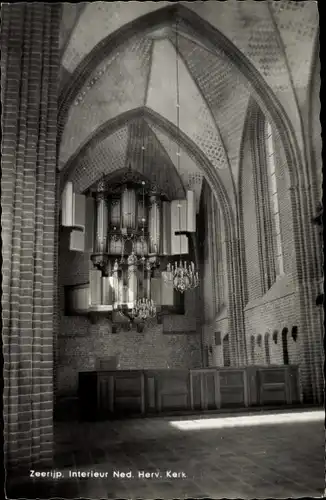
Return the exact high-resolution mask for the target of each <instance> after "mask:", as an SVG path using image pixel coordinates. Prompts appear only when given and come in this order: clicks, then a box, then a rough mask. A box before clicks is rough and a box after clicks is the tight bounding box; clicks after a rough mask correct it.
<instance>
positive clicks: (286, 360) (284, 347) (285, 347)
mask: <svg viewBox="0 0 326 500" xmlns="http://www.w3.org/2000/svg"><path fill="white" fill-rule="evenodd" d="M288 332H289V330H288V328H283V330H282V353H283V363H284V364H285V365H288V364H289V346H288Z"/></svg>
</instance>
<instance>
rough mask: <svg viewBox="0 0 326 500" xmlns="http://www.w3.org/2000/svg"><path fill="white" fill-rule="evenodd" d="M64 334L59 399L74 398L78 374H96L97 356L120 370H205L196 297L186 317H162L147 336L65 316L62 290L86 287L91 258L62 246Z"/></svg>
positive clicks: (188, 300) (187, 305) (193, 294)
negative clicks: (108, 359) (112, 358)
mask: <svg viewBox="0 0 326 500" xmlns="http://www.w3.org/2000/svg"><path fill="white" fill-rule="evenodd" d="M59 260H60V268H59V287H60V288H59V290H60V313H61V320H60V334H59V337H58V361H57V367H56V368H57V372H56V379H57V395H58V396H59V397H60V396H73V395H76V391H77V382H78V372H79V371H88V370H94V369H95V368H96V367H95V365H96V359H97V358H99V357H109V356H117V361H118V365H119V368H120V369H140V368H143V369H146V368H198V367H200V366H201V341H200V325H199V323H198V318H197V310H196V292H189V293H186V294H185V315H184V316H180V315H176V316H172V315H171V316H168V317H165V318H163V319H164V321H163V324H162V325H158V324H157V323H156V322H155V321H153V322H152V323H151V324H149V325H148V326H147V327H145V329H144V332H143V333H137V332H136V331H135V330H132V331H130V332H119V333H117V334H112V333H111V326H110V322H109V321H108V320H106V319H103V320H101V321H99V322H98V323H96V324H91V322H90V321H89V320H88V319H87V318H85V317H78V316H65V315H64V286H65V285H74V284H81V283H87V282H88V271H89V268H90V265H91V262H90V256H89V254H87V253H78V252H70V251H69V250H68V249H67V246H66V242H65V241H64V239H63V238H62V239H61V245H60V255H59Z"/></svg>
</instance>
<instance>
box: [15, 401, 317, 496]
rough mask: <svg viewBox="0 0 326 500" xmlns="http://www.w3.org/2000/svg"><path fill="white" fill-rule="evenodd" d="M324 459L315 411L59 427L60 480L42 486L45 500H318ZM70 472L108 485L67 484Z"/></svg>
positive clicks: (84, 481)
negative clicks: (99, 475)
mask: <svg viewBox="0 0 326 500" xmlns="http://www.w3.org/2000/svg"><path fill="white" fill-rule="evenodd" d="M324 457H325V446H324V412H323V411H320V410H316V409H313V410H301V411H299V410H284V411H275V412H273V413H272V412H266V411H264V412H253V413H249V412H247V413H243V414H241V413H237V414H232V413H229V414H214V415H205V416H203V415H200V416H193V415H192V416H187V417H180V416H179V417H165V418H152V419H135V420H124V421H114V422H112V421H111V422H97V423H76V424H75V425H72V424H68V423H60V424H58V426H57V454H56V463H55V470H57V471H59V472H61V473H62V474H63V476H64V477H62V478H60V479H58V480H57V482H56V485H55V484H52V481H51V480H49V479H43V480H42V481H43V485H44V489H45V491H46V492H47V493H46V495H44V497H43V498H50V497H52V498H54V497H60V498H77V497H81V498H91V499H96V500H97V499H108V498H112V499H135V500H136V499H138V498H141V499H144V500H145V499H148V500H150V499H159V498H160V499H169V500H170V499H174V498H178V499H181V498H197V499H198V498H207V497H209V498H214V499H218V498H243V499H245V498H253V499H254V498H291V497H292V498H293V497H294V498H299V497H320V496H322V494H323V492H324V486H325V463H324ZM69 471H79V472H86V473H87V472H88V473H90V472H91V471H93V472H94V473H96V472H97V473H100V472H106V473H107V478H106V479H101V478H95V479H94V478H93V479H92V478H84V479H83V478H82V479H69V478H68V475H69ZM142 471H144V472H146V473H156V474H158V477H152V478H147V479H146V478H142V477H138V474H139V473H141V472H142ZM169 471H171V473H170V472H169ZM114 472H115V473H116V474H118V473H120V474H121V473H128V472H129V473H130V474H129V475H131V476H132V477H131V478H122V477H113V476H114ZM173 473H179V476H181V477H170V476H173V475H175V474H173ZM11 498H12V497H11ZM24 498H28V495H26V491H25V495H24ZM30 498H31V497H30ZM34 498H35V497H34Z"/></svg>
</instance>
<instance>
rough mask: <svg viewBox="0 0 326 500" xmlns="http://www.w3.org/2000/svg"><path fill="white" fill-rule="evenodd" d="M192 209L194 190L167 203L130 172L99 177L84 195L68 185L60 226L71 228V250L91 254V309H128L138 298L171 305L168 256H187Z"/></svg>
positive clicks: (193, 227) (193, 226)
mask: <svg viewBox="0 0 326 500" xmlns="http://www.w3.org/2000/svg"><path fill="white" fill-rule="evenodd" d="M195 206H196V204H195V196H194V193H193V192H192V191H188V192H187V193H186V198H185V199H183V200H168V199H167V198H166V196H165V194H164V193H163V192H162V191H160V190H159V189H158V188H157V186H153V185H151V184H150V183H149V182H148V181H147V180H146V179H144V178H142V177H141V176H140V175H139V176H138V175H136V174H135V173H134V172H131V170H130V169H129V171H128V172H127V174H125V176H124V177H121V178H120V179H118V180H117V181H116V182H110V183H109V182H107V180H106V178H105V177H103V178H102V179H100V180H99V181H98V182H97V183H96V184H94V185H93V186H92V187H91V188H90V189H89V190H88V192H87V193H86V194H83V195H80V194H75V193H74V192H73V186H72V184H71V183H67V185H66V187H65V189H64V192H63V196H62V221H61V222H62V225H63V226H65V227H69V228H70V229H71V234H70V250H73V251H80V252H87V253H89V255H90V259H91V261H92V265H91V270H90V272H89V305H90V307H91V308H93V309H94V308H102V309H105V307H106V309H107V310H108V311H113V310H115V309H119V308H120V309H121V308H124V309H126V310H130V309H132V307H133V304H134V303H135V301H137V300H138V299H140V298H142V299H148V300H152V301H153V302H155V304H157V305H158V306H159V307H161V306H171V305H173V300H174V299H173V285H172V284H171V283H169V282H168V280H167V277H168V276H167V275H168V274H169V273H168V272H166V267H167V263H168V261H169V258H170V257H173V256H177V255H186V254H188V253H189V247H188V237H187V233H190V232H195V231H196V209H195ZM180 207H182V208H181V209H180Z"/></svg>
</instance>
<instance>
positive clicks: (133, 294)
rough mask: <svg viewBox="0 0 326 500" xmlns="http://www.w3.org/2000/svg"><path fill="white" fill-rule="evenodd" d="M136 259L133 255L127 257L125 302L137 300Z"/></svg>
mask: <svg viewBox="0 0 326 500" xmlns="http://www.w3.org/2000/svg"><path fill="white" fill-rule="evenodd" d="M137 282H138V280H137V257H136V255H135V254H134V253H132V254H131V255H129V257H128V293H127V300H126V301H127V302H131V303H133V302H134V301H135V300H137Z"/></svg>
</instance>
